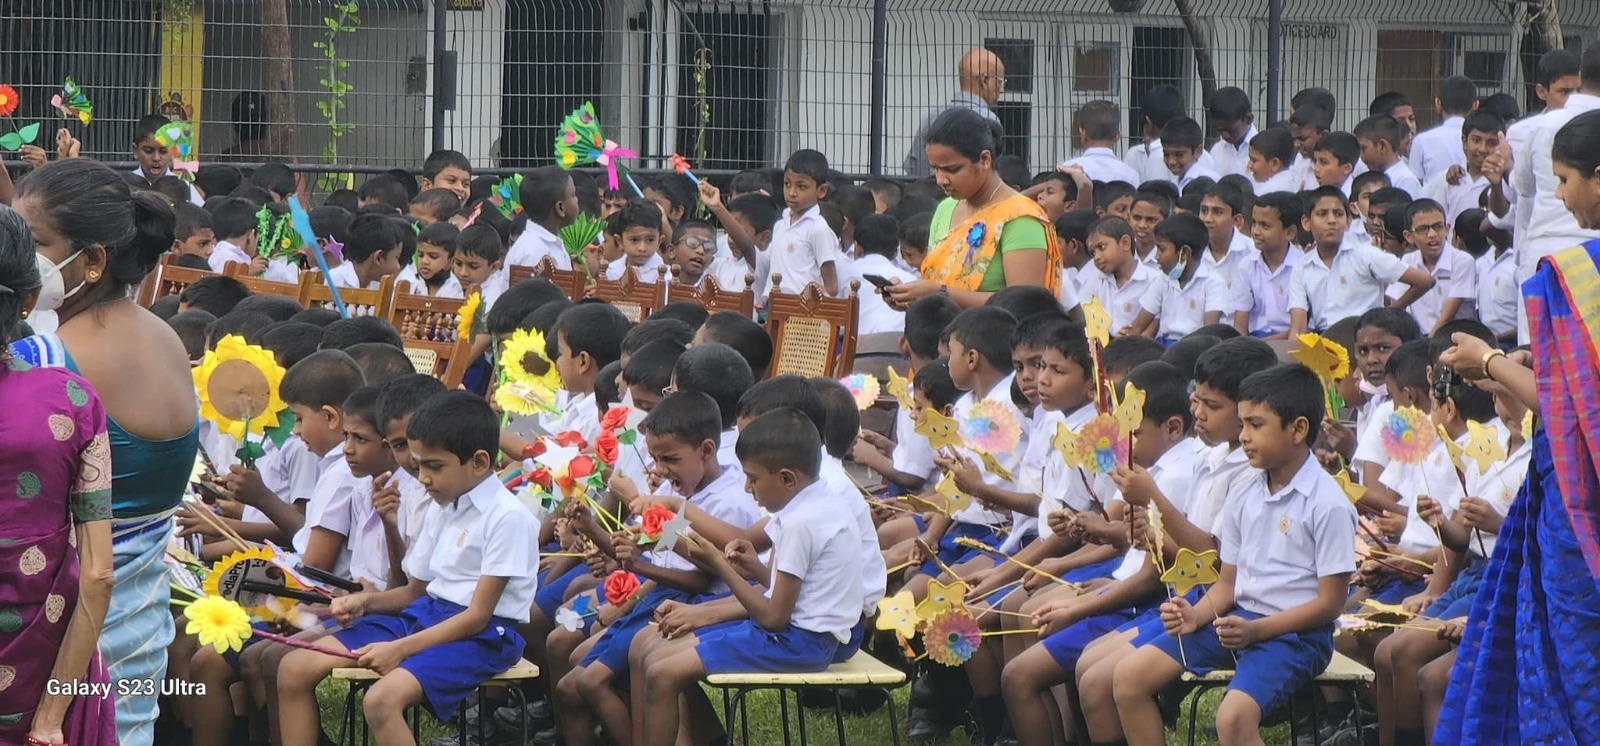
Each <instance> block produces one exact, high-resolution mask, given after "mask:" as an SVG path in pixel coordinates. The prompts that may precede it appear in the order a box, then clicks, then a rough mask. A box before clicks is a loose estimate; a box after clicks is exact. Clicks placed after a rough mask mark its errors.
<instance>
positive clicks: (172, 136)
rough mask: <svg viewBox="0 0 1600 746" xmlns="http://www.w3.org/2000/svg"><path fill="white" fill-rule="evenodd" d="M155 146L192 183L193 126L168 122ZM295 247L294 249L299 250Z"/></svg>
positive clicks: (196, 163)
mask: <svg viewBox="0 0 1600 746" xmlns="http://www.w3.org/2000/svg"><path fill="white" fill-rule="evenodd" d="M152 137H154V138H155V140H156V144H158V145H160V146H161V147H163V148H166V149H167V152H168V153H169V154H171V155H172V170H173V171H174V172H175V173H176V174H177V176H178V178H180V179H183V180H184V181H194V175H195V174H196V173H198V172H199V171H200V158H199V156H198V155H197V154H196V153H195V152H194V125H192V124H189V123H188V122H168V123H166V124H163V125H161V126H160V127H159V128H157V129H156V131H155V134H154V135H152ZM299 248H300V247H299V246H295V249H297V250H298V249H299Z"/></svg>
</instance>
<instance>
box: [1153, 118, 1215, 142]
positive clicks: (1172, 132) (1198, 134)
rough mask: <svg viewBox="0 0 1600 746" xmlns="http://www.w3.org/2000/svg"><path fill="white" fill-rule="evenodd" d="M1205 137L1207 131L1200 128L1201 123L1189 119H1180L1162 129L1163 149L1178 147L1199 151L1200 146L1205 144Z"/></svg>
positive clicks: (1168, 123)
mask: <svg viewBox="0 0 1600 746" xmlns="http://www.w3.org/2000/svg"><path fill="white" fill-rule="evenodd" d="M1205 136H1206V133H1205V130H1204V129H1202V128H1201V127H1200V123H1199V122H1196V121H1195V120H1193V119H1190V118H1189V117H1178V118H1177V119H1174V120H1172V121H1170V122H1167V125H1166V126H1165V127H1162V128H1161V147H1163V148H1170V147H1172V146H1174V145H1176V146H1179V147H1185V148H1188V149H1190V150H1199V149H1200V144H1201V143H1203V142H1205Z"/></svg>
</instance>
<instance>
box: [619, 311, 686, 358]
mask: <svg viewBox="0 0 1600 746" xmlns="http://www.w3.org/2000/svg"><path fill="white" fill-rule="evenodd" d="M662 340H664V341H668V342H672V343H673V344H676V345H677V346H679V347H688V346H689V343H690V342H693V341H694V327H692V326H689V324H688V323H687V322H684V321H680V320H678V319H673V318H666V319H658V318H656V317H655V315H654V314H652V315H651V316H650V319H649V320H648V321H645V322H644V323H641V324H634V325H633V328H632V329H629V330H628V333H627V334H626V335H623V337H622V347H621V350H622V354H623V355H627V356H630V357H631V356H632V355H633V353H635V352H637V351H639V350H641V349H643V348H644V347H645V346H646V345H648V344H650V343H651V342H656V341H662Z"/></svg>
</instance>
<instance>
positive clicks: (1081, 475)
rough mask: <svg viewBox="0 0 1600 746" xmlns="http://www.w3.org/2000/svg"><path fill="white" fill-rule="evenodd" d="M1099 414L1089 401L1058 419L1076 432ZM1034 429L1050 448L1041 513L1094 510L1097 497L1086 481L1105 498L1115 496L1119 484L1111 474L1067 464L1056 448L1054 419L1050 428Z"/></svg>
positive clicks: (1044, 514) (1036, 435)
mask: <svg viewBox="0 0 1600 746" xmlns="http://www.w3.org/2000/svg"><path fill="white" fill-rule="evenodd" d="M1098 414H1100V410H1099V409H1098V408H1096V407H1095V403H1094V402H1093V401H1090V402H1088V403H1087V404H1084V405H1082V406H1079V407H1078V408H1077V409H1074V410H1072V411H1071V412H1065V413H1061V420H1059V421H1060V422H1063V423H1064V424H1066V426H1067V429H1068V430H1071V431H1073V432H1077V431H1079V430H1081V429H1083V426H1084V425H1087V424H1089V421H1090V420H1093V419H1094V418H1095V416H1096V415H1098ZM1035 433H1036V434H1035V436H1034V437H1037V438H1044V439H1046V446H1047V447H1048V448H1049V450H1048V451H1045V462H1044V482H1043V483H1042V484H1041V485H1040V487H1042V489H1041V490H1040V491H1039V492H1040V497H1042V498H1044V499H1043V500H1040V501H1039V515H1041V516H1048V515H1050V514H1051V513H1055V512H1058V511H1061V510H1070V511H1072V512H1074V513H1084V512H1087V511H1090V510H1094V500H1093V499H1092V498H1091V497H1090V495H1089V489H1088V488H1085V487H1084V483H1085V482H1088V484H1089V486H1090V487H1092V488H1093V489H1094V494H1095V495H1097V496H1098V497H1099V498H1100V500H1101V501H1102V502H1103V501H1106V500H1110V499H1112V497H1114V496H1115V494H1116V491H1117V485H1116V483H1115V482H1113V481H1111V477H1110V476H1108V475H1105V474H1090V473H1089V472H1088V471H1087V470H1085V469H1082V468H1078V467H1070V466H1067V462H1066V460H1065V459H1063V458H1061V456H1060V455H1059V454H1057V453H1056V452H1055V443H1054V442H1053V439H1054V438H1055V437H1056V427H1055V425H1054V424H1053V423H1052V424H1051V425H1050V426H1049V428H1048V429H1037V430H1036V431H1035Z"/></svg>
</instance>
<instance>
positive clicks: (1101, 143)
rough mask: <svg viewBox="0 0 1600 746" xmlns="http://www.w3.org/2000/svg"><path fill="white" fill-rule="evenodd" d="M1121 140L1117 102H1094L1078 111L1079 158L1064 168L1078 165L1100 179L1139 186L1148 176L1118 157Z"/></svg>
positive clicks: (1104, 181) (1063, 166)
mask: <svg viewBox="0 0 1600 746" xmlns="http://www.w3.org/2000/svg"><path fill="white" fill-rule="evenodd" d="M1121 140H1122V115H1121V114H1120V113H1119V111H1118V109H1117V105H1116V104H1115V103H1112V102H1110V101H1090V102H1089V103H1087V104H1084V105H1083V108H1082V109H1079V110H1078V143H1079V145H1078V147H1079V148H1080V150H1079V153H1078V157H1077V158H1071V159H1068V160H1067V161H1065V162H1063V163H1062V164H1061V168H1069V167H1071V166H1077V167H1078V168H1080V169H1083V173H1084V174H1085V175H1086V176H1088V177H1089V178H1090V179H1093V180H1095V181H1098V182H1102V183H1107V182H1112V181H1120V182H1123V183H1126V184H1129V185H1131V186H1138V185H1139V184H1140V183H1141V182H1143V181H1144V179H1142V178H1140V177H1139V173H1138V172H1137V171H1135V170H1134V169H1133V167H1132V166H1129V165H1128V164H1126V163H1123V162H1122V159H1120V158H1118V157H1117V154H1116V149H1117V145H1118V144H1119V143H1120V142H1121Z"/></svg>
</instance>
